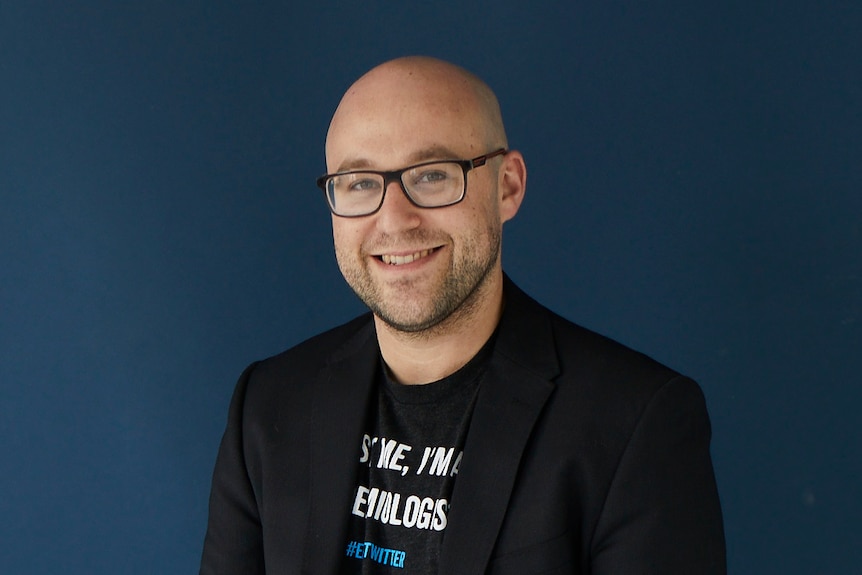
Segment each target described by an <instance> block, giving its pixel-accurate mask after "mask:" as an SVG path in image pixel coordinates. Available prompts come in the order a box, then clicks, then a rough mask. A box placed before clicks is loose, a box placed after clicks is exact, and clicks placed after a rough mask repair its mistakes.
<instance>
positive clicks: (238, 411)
mask: <svg viewBox="0 0 862 575" xmlns="http://www.w3.org/2000/svg"><path fill="white" fill-rule="evenodd" d="M326 165H327V171H328V174H326V175H324V176H322V177H321V178H320V179H319V180H318V185H319V186H320V187H321V188H322V189H323V191H324V194H325V197H326V200H327V203H328V206H329V209H330V211H331V213H332V231H333V239H334V244H335V254H336V259H337V261H338V266H339V268H340V270H341V273H342V274H343V276H344V278H345V280H346V281H347V283H348V284H349V285H350V287H351V288H352V289H353V290H354V291H355V292H356V294H357V296H359V298H360V299H361V300H362V301H363V302H364V303H365V304H366V305H367V306H368V308H369V309H370V311H371V312H370V313H369V314H366V315H363V316H361V317H359V318H356V319H355V320H353V321H351V322H349V323H347V324H345V325H342V326H340V327H337V328H335V329H333V330H331V331H328V332H326V333H324V334H321V335H319V336H316V337H314V338H312V339H310V340H308V341H306V342H304V343H301V344H300V345H298V346H296V347H294V348H292V349H290V350H288V351H286V352H284V353H282V354H280V355H278V356H275V357H272V358H269V359H266V360H264V361H261V362H258V363H255V364H253V365H251V366H249V368H247V369H246V371H245V372H244V373H243V375H242V376H241V378H240V380H239V383H238V384H237V388H236V391H235V393H234V397H233V400H232V402H231V407H230V411H229V416H228V423H227V429H226V431H225V435H224V438H223V440H222V444H221V448H220V450H219V455H218V459H217V462H216V467H215V472H214V475H213V486H212V493H211V496H210V517H209V525H208V529H207V534H206V540H205V544H204V552H203V560H202V564H201V571H200V572H201V573H202V574H203V575H214V574H225V575H227V574H236V575H239V574H258V573H259V574H263V573H267V574H282V573H284V574H287V573H319V574H330V573H331V574H335V573H386V574H394V573H407V574H432V573H440V574H445V575H450V574H451V575H457V574H461V575H468V574H470V575H475V574H481V573H488V574H501V575H502V574H513V575H515V574H517V575H526V574H531V573H542V574H552V573H553V574H563V573H566V574H573V573H577V574H621V573H625V574H627V575H630V574H647V573H654V574H663V575H668V574H686V575H691V574H694V573H697V574H702V573H708V574H713V573H715V574H718V573H725V557H724V535H723V528H722V520H721V511H720V507H719V503H718V495H717V491H716V486H715V480H714V475H713V469H712V463H711V460H710V455H709V440H710V426H709V419H708V416H707V413H706V408H705V405H704V400H703V396H702V394H701V392H700V389H699V388H698V386H697V384H696V383H694V382H693V381H691V380H690V379H688V378H685V377H683V376H681V375H680V374H678V373H676V372H674V371H672V370H671V369H669V368H667V367H664V366H662V365H660V364H658V363H656V362H654V361H653V360H651V359H649V358H648V357H646V356H644V355H641V354H639V353H636V352H634V351H632V350H630V349H628V348H625V347H624V346H622V345H620V344H618V343H616V342H613V341H611V340H608V339H607V338H604V337H602V336H600V335H597V334H595V333H593V332H590V331H588V330H585V329H584V328H581V327H579V326H577V325H575V324H573V323H571V322H569V321H567V320H565V319H563V318H561V317H559V316H557V315H555V314H553V313H552V312H550V311H549V310H547V309H546V308H544V307H542V306H541V305H539V304H538V303H536V302H535V301H533V300H532V299H530V298H529V296H527V295H526V294H524V293H523V292H522V291H520V290H519V289H518V288H517V287H516V286H515V285H514V284H513V283H512V282H511V280H509V279H508V278H507V277H506V276H505V275H504V273H503V270H502V266H501V259H500V253H501V238H502V229H503V223H504V222H506V221H508V220H510V219H511V218H513V217H514V216H515V214H516V213H517V212H518V209H519V207H520V205H521V202H522V200H523V198H524V192H525V188H526V167H525V164H524V159H523V157H522V156H521V154H520V153H518V152H517V151H514V150H509V149H508V143H507V141H506V134H505V130H504V128H503V121H502V118H501V115H500V108H499V105H498V103H497V99H496V97H495V96H494V94H493V92H492V91H491V90H490V89H489V88H488V87H487V86H486V85H485V83H484V82H482V81H481V80H480V79H478V78H477V77H476V76H474V75H472V74H471V73H469V72H467V71H465V70H463V69H461V68H459V67H457V66H454V65H452V64H449V63H446V62H442V61H439V60H435V59H431V58H421V57H411V58H401V59H397V60H393V61H390V62H387V63H384V64H382V65H380V66H378V67H376V68H374V69H373V70H371V71H370V72H368V73H367V74H365V75H364V76H362V77H361V78H360V79H359V80H357V81H356V83H354V84H353V85H352V86H351V87H350V89H349V90H348V91H347V93H346V94H345V95H344V97H343V98H342V100H341V103H340V104H339V106H338V108H337V109H336V111H335V114H334V116H333V118H332V122H331V124H330V127H329V132H328V134H327V138H326Z"/></svg>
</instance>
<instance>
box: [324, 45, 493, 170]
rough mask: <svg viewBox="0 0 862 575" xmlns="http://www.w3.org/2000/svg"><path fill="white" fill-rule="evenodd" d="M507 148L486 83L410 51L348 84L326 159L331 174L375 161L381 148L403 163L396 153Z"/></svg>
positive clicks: (462, 153)
mask: <svg viewBox="0 0 862 575" xmlns="http://www.w3.org/2000/svg"><path fill="white" fill-rule="evenodd" d="M408 139H409V140H410V142H409V145H406V144H408V142H407V140H408ZM505 147H507V142H506V133H505V130H504V128H503V120H502V117H501V114H500V105H499V103H498V102H497V98H496V96H495V95H494V93H493V92H492V91H491V89H490V88H489V87H488V86H487V84H485V83H484V82H483V81H482V80H481V79H479V78H478V77H477V76H475V75H474V74H472V73H470V72H468V71H467V70H465V69H463V68H461V67H459V66H455V65H454V64H451V63H448V62H444V61H442V60H437V59H434V58H429V57H422V56H411V57H405V58H398V59H396V60H391V61H389V62H385V63H383V64H381V65H379V66H377V67H375V68H373V69H372V70H370V71H369V72H367V73H366V74H365V75H363V76H362V77H361V78H359V79H358V80H357V81H356V82H355V83H354V84H353V85H352V86H351V87H350V88H349V89H348V90H347V92H346V93H345V94H344V97H343V98H342V99H341V102H340V103H339V105H338V108H337V109H336V111H335V114H334V115H333V118H332V122H331V123H330V126H329V132H328V133H327V138H326V158H327V166H328V170H329V171H330V172H332V171H342V170H343V169H349V168H351V167H361V166H360V164H362V163H363V162H366V161H368V162H369V163H371V162H370V160H371V158H369V157H367V156H369V155H371V154H373V153H375V152H378V151H379V152H380V153H381V157H382V155H383V154H385V155H386V156H387V157H391V158H392V161H393V162H396V161H401V160H402V159H401V158H397V159H396V155H397V152H404V153H407V152H408V151H412V152H413V153H418V154H421V153H422V151H421V150H422V148H427V150H428V152H429V154H430V155H433V149H437V150H438V151H443V150H441V149H442V148H445V149H446V151H448V152H450V153H453V154H454V153H457V154H458V155H457V157H464V158H466V157H473V156H477V155H480V154H483V153H487V152H488V151H491V150H494V149H498V148H505ZM469 154H473V155H472V156H470V155H469ZM345 162H346V163H347V164H345ZM377 167H378V168H379V169H384V168H385V166H383V165H378V166H377Z"/></svg>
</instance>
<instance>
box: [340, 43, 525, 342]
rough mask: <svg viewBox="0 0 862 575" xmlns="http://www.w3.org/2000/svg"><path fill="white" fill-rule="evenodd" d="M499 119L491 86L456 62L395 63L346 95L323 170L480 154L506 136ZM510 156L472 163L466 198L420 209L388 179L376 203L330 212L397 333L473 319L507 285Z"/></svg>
mask: <svg viewBox="0 0 862 575" xmlns="http://www.w3.org/2000/svg"><path fill="white" fill-rule="evenodd" d="M489 98H490V100H489ZM489 103H490V104H491V105H490V107H489ZM496 118H499V111H498V109H497V108H496V101H494V100H493V95H490V92H484V91H483V86H482V85H480V84H478V81H477V80H476V79H475V78H473V77H471V76H469V75H467V73H466V72H464V71H462V70H460V69H459V68H456V67H454V66H451V65H449V64H445V63H442V62H439V61H436V60H429V59H404V60H398V61H394V62H389V63H387V64H384V65H382V66H380V67H378V68H375V69H374V70H372V71H371V72H369V73H368V74H366V75H365V76H363V77H362V78H360V80H359V81H357V82H356V84H354V85H353V86H352V87H351V89H350V90H349V91H348V92H347V94H346V95H345V96H344V98H343V99H342V101H341V104H340V105H339V107H338V109H337V110H336V113H335V116H334V117H333V120H332V124H331V125H330V129H329V133H328V135H327V142H326V159H327V169H328V171H329V172H330V173H333V172H342V171H346V170H357V169H362V168H367V169H372V170H396V169H400V168H404V167H406V166H409V165H412V164H416V163H420V162H424V161H428V160H450V159H470V158H474V157H477V156H480V155H483V154H486V153H488V152H491V151H493V150H495V149H497V148H500V147H504V146H505V135H504V134H503V131H502V123H500V122H495V119H496ZM505 161H506V160H505V159H502V160H501V159H500V158H495V159H492V160H490V161H489V162H488V164H486V165H485V166H483V167H479V168H475V169H473V170H471V171H470V172H469V173H468V176H467V194H466V197H465V198H464V200H463V201H462V202H461V203H459V204H456V205H453V206H448V207H443V208H433V209H424V208H419V207H416V206H415V205H413V204H412V203H410V201H409V200H408V199H407V198H406V197H405V195H404V192H403V191H402V189H401V188H400V186H399V185H398V184H397V183H390V184H389V187H388V189H387V190H386V196H385V200H384V202H383V206H382V207H381V208H380V210H379V211H378V212H376V213H374V214H372V215H369V216H363V217H357V218H342V217H339V216H333V217H332V231H333V238H334V243H335V255H336V259H337V260H338V266H339V268H340V269H341V273H342V274H343V275H344V278H345V280H346V281H347V283H348V284H349V285H350V287H351V288H352V289H353V290H354V291H355V292H356V294H357V295H358V296H359V297H360V299H362V301H363V302H365V304H366V305H367V306H368V307H369V308H370V309H371V310H372V311H373V312H374V314H375V315H376V316H377V318H378V319H379V320H382V321H383V322H384V323H385V324H386V325H388V326H389V327H390V328H394V329H395V330H397V331H399V332H411V333H417V332H427V331H428V330H434V329H438V328H441V327H445V326H446V325H449V324H450V323H451V322H454V321H457V320H458V319H463V318H466V317H469V316H470V315H471V313H474V312H475V310H476V309H477V307H481V306H480V302H481V301H482V300H483V295H486V294H487V293H488V292H489V290H492V291H493V290H495V289H497V288H499V286H500V285H501V282H502V271H501V268H500V242H501V234H502V222H503V221H505V220H506V219H508V218H510V217H511V216H513V215H514V211H516V210H517V206H515V208H514V211H513V210H512V209H511V208H510V206H509V204H508V203H506V202H505V201H503V202H501V194H500V180H501V173H502V172H501V168H500V166H501V163H503V162H505ZM501 206H503V207H502V209H501ZM497 291H499V290H498V289H497Z"/></svg>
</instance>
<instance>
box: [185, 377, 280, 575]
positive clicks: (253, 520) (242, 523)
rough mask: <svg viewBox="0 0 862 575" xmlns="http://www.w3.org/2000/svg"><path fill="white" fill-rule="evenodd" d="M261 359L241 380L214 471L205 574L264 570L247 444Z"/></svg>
mask: <svg viewBox="0 0 862 575" xmlns="http://www.w3.org/2000/svg"><path fill="white" fill-rule="evenodd" d="M254 367H255V364H252V365H251V366H249V367H248V368H247V369H246V370H245V372H244V373H243V374H242V376H241V377H240V379H239V382H238V383H237V386H236V389H235V391H234V394H233V399H232V400H231V404H230V410H229V412H228V422H227V428H226V430H225V433H224V436H223V437H222V441H221V446H220V447H219V452H218V456H217V458H216V464H215V470H214V471H213V480H212V491H211V492H210V500H209V522H208V524H207V531H206V537H205V539H204V549H203V557H202V559H201V568H200V575H240V574H242V575H257V574H260V575H263V573H264V559H263V534H262V530H261V521H260V514H259V512H258V505H257V501H256V499H255V495H254V490H253V488H252V483H251V481H250V479H249V476H248V471H247V469H246V464H245V455H244V448H243V411H244V404H245V395H246V389H247V387H248V381H249V378H250V375H251V372H252V371H253V369H254Z"/></svg>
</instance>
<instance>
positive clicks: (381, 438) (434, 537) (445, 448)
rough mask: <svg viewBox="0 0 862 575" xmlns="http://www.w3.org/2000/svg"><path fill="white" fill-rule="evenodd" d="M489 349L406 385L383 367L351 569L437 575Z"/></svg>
mask: <svg viewBox="0 0 862 575" xmlns="http://www.w3.org/2000/svg"><path fill="white" fill-rule="evenodd" d="M492 339H493V338H492ZM490 348H491V344H490V342H489V343H488V344H486V345H485V346H484V347H483V348H482V350H481V351H480V352H479V353H478V354H477V355H476V356H475V357H474V358H473V359H472V360H471V361H470V362H469V363H468V364H467V365H465V366H464V367H463V368H461V369H460V370H458V371H457V372H455V373H454V374H452V375H450V376H449V377H446V378H444V379H441V380H439V381H436V382H433V383H429V384H425V385H401V384H398V383H396V382H394V381H392V379H391V378H390V377H388V375H387V374H386V369H385V368H383V369H381V370H380V375H379V385H378V399H377V404H376V405H372V406H371V413H369V418H368V420H367V421H368V424H367V431H366V432H365V434H364V436H363V438H362V443H361V445H360V457H359V473H358V481H357V483H358V484H357V486H356V490H355V492H354V499H353V505H352V507H351V509H349V510H348V513H349V514H350V531H349V539H348V542H347V547H346V551H345V553H346V556H347V565H348V569H349V572H351V573H357V574H359V573H361V574H363V575H370V574H393V573H409V574H411V575H413V574H421V575H425V574H428V575H431V574H436V573H437V563H438V558H439V555H440V546H441V544H442V542H443V537H444V535H445V531H446V526H447V524H448V514H449V507H450V503H449V501H450V499H451V495H452V487H453V485H454V483H455V480H456V478H457V475H458V469H459V468H460V465H461V461H462V458H463V456H464V454H463V447H464V441H465V439H466V437H467V429H468V427H469V424H470V417H471V415H472V413H473V405H474V403H475V400H476V395H477V393H478V389H479V384H480V380H481V378H482V375H483V373H484V371H485V366H486V364H487V359H488V356H489V354H490ZM382 363H383V362H382V360H381V364H382ZM372 403H373V402H372Z"/></svg>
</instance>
